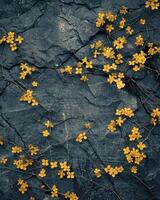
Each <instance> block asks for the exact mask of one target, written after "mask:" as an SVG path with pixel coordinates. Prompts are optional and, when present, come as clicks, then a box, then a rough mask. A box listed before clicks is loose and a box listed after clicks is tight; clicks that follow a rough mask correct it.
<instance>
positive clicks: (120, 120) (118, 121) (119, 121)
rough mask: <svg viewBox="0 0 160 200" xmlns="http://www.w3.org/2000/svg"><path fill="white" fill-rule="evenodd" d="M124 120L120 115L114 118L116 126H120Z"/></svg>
mask: <svg viewBox="0 0 160 200" xmlns="http://www.w3.org/2000/svg"><path fill="white" fill-rule="evenodd" d="M124 122H125V118H124V119H122V117H118V119H116V124H117V125H118V126H122V124H124Z"/></svg>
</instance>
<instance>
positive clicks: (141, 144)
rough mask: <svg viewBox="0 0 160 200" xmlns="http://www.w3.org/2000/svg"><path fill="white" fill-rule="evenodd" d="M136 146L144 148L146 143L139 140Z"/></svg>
mask: <svg viewBox="0 0 160 200" xmlns="http://www.w3.org/2000/svg"><path fill="white" fill-rule="evenodd" d="M137 147H138V148H139V149H140V150H143V149H144V148H146V145H145V144H144V143H143V142H139V143H138V145H137Z"/></svg>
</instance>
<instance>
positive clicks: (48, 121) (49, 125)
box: [44, 120, 54, 128]
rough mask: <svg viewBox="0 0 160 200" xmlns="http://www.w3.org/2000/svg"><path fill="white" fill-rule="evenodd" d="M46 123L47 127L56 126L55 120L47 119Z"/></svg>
mask: <svg viewBox="0 0 160 200" xmlns="http://www.w3.org/2000/svg"><path fill="white" fill-rule="evenodd" d="M44 125H45V126H46V128H53V127H54V124H53V122H52V121H50V120H47V121H46V122H45V124H44Z"/></svg>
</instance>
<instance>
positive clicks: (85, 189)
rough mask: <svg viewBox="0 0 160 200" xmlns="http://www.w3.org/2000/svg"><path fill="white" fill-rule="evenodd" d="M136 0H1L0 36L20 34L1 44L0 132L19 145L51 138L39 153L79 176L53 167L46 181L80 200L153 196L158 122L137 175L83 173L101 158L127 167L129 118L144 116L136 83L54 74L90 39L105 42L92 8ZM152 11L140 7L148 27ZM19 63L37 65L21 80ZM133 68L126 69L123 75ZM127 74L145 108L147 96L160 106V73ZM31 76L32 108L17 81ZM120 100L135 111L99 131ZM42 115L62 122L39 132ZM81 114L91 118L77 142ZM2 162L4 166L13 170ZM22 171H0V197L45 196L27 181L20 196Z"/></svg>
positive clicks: (158, 171) (158, 169)
mask: <svg viewBox="0 0 160 200" xmlns="http://www.w3.org/2000/svg"><path fill="white" fill-rule="evenodd" d="M141 4H144V0H141V1H140V0H135V1H130V0H121V1H117V0H93V1H91V0H50V1H49V0H48V1H40V0H39V1H38V0H18V1H16V0H0V36H2V35H3V34H6V33H7V32H8V31H15V32H16V33H18V34H20V35H22V36H23V37H24V42H23V44H22V45H21V46H20V48H19V49H18V51H17V52H14V53H13V52H11V51H10V50H9V48H8V46H6V45H5V46H3V47H0V54H1V56H0V67H1V68H0V69H1V72H0V113H1V114H0V134H1V135H2V136H3V137H4V139H5V140H10V141H13V142H14V143H16V144H17V145H22V146H23V141H25V143H26V144H29V143H34V145H38V146H39V147H40V150H41V152H42V153H43V152H45V151H46V149H47V148H48V146H50V145H51V148H50V149H49V150H48V151H47V152H46V153H45V157H46V158H48V159H51V158H53V159H55V160H59V161H63V160H67V161H69V163H70V164H71V166H72V167H73V170H74V171H75V172H76V173H77V174H78V176H77V178H76V179H75V180H74V181H69V180H62V181H60V180H59V179H58V178H57V176H56V175H55V173H51V172H49V176H48V178H47V182H48V184H49V185H52V184H53V183H56V184H57V186H58V188H59V190H60V191H62V192H66V191H67V190H69V191H74V192H76V193H77V195H78V196H79V197H80V199H83V200H90V199H92V200H117V199H119V200H128V199H130V200H158V199H160V190H159V187H160V181H159V180H160V159H159V153H160V133H159V127H156V128H155V129H154V131H153V132H152V134H151V135H150V137H149V139H148V140H147V142H146V143H147V146H148V148H147V150H146V154H147V159H146V160H145V161H144V162H143V163H142V165H141V166H140V167H139V172H138V175H136V176H133V175H132V174H130V173H127V172H124V174H122V175H120V176H118V177H116V178H115V179H110V178H108V176H104V177H103V178H102V179H100V180H97V179H95V178H94V177H93V176H92V175H91V174H90V173H91V171H92V170H93V168H94V167H98V166H99V167H102V163H101V160H103V163H106V164H108V163H110V164H113V165H118V164H123V165H124V166H128V165H127V162H126V161H125V158H124V156H123V153H122V148H123V147H125V146H126V145H127V144H128V137H127V135H128V131H129V130H130V127H131V126H133V124H134V123H137V124H138V125H139V126H141V127H143V126H144V124H145V123H146V121H148V120H149V116H148V114H147V113H146V110H145V108H144V106H143V105H142V104H141V102H140V99H139V97H138V96H137V95H136V94H137V92H136V91H137V89H136V87H135V88H134V89H133V90H132V89H131V88H130V86H128V87H127V89H126V90H120V91H118V90H117V89H116V88H115V87H114V86H112V85H108V84H106V78H105V77H100V76H94V75H90V77H89V81H88V85H87V84H85V83H82V82H81V81H80V80H79V79H78V78H76V77H61V75H59V74H58V71H57V70H56V69H57V68H59V67H61V66H65V65H67V64H70V65H72V64H73V63H75V62H76V61H77V60H78V59H81V58H83V57H84V56H85V55H87V56H88V55H90V53H91V51H90V50H89V45H90V44H91V43H92V42H93V41H96V40H98V39H101V40H103V41H105V36H104V34H102V33H100V32H99V30H98V29H97V28H96V27H95V20H96V16H97V13H98V11H100V10H109V9H111V10H115V11H116V10H117V9H118V8H119V6H121V5H126V6H128V7H129V8H132V9H135V8H137V7H139V5H141ZM151 14H152V16H151ZM151 14H146V15H148V16H147V19H148V20H149V22H148V23H152V19H153V23H152V26H153V27H157V24H158V23H159V19H160V18H157V15H158V14H159V13H158V14H155V13H151ZM144 15H145V13H144ZM150 21H151V22H150ZM158 26H159V25H158ZM159 36H160V35H159V33H157V32H156V33H153V31H151V32H150V37H151V39H153V40H155V41H157V40H158V39H159V40H158V41H160V37H159ZM131 42H132V41H131ZM130 48H131V47H130V46H129V47H128V48H127V50H126V54H127V53H128V52H129V51H131V50H130ZM21 62H27V63H29V64H30V65H32V66H36V67H37V68H38V72H36V73H35V74H33V75H32V76H31V78H29V79H28V80H25V81H20V80H19V65H20V63H21ZM104 62H105V61H104V60H98V61H95V64H96V65H97V66H99V65H102V64H103V63H104ZM132 75H133V74H130V72H128V76H132ZM133 77H134V78H135V80H136V81H137V84H138V86H139V87H142V90H143V91H145V90H146V91H147V92H150V93H149V97H146V98H147V99H148V100H149V103H147V104H146V107H147V109H151V106H152V105H154V102H155V104H156V105H160V99H159V96H160V93H159V79H156V78H155V76H153V75H152V74H151V73H147V72H145V71H142V72H141V73H139V74H136V75H133ZM32 80H36V81H38V82H39V87H38V88H36V89H35V97H36V98H37V99H38V100H39V102H40V104H41V106H38V107H31V106H30V105H28V104H25V103H21V102H20V101H19V98H20V96H21V95H22V93H23V90H22V87H21V86H23V87H24V88H29V87H31V81H32ZM144 99H145V97H144ZM122 106H129V107H132V108H134V109H135V110H136V117H135V118H133V119H131V120H129V122H128V123H126V124H125V125H124V127H123V129H122V130H118V131H117V134H115V135H112V134H111V135H110V134H108V133H106V124H107V123H108V122H109V121H110V120H111V119H112V118H113V117H114V112H115V110H116V109H117V108H118V107H122ZM48 118H50V119H52V120H53V121H54V122H55V123H56V124H58V123H59V122H61V121H64V120H66V119H67V121H65V122H63V123H61V124H60V125H58V126H56V127H55V128H54V129H53V130H52V133H51V136H50V138H49V139H44V138H42V136H41V134H40V133H41V131H42V129H43V122H44V120H46V119H48ZM88 121H90V122H92V123H93V130H92V132H90V133H89V141H88V142H85V143H83V144H82V145H78V144H77V143H76V142H75V140H74V137H75V136H76V135H77V133H78V132H79V131H81V130H83V124H84V123H85V122H88ZM148 130H149V129H148ZM148 130H146V132H145V134H146V135H145V136H147V133H148ZM17 133H19V134H20V136H21V137H20V136H19V135H18V134H17ZM60 143H62V144H60ZM57 144H58V145H57ZM93 148H94V150H93ZM10 149H11V146H7V147H5V148H4V149H3V148H0V154H1V155H3V156H7V157H8V158H9V160H11V161H12V160H13V159H15V157H14V156H13V154H12V153H11V151H10ZM95 151H96V152H97V154H95ZM97 155H99V156H97ZM9 163H10V164H8V165H7V166H8V168H11V169H15V168H14V166H13V165H12V164H11V162H9ZM33 170H34V169H33ZM34 172H37V171H35V170H34ZM21 176H22V177H26V175H25V174H20V173H19V172H16V171H10V169H2V170H0V199H2V200H16V199H18V200H19V199H26V200H27V199H29V197H30V196H35V197H36V199H39V200H42V199H43V200H49V199H51V197H50V195H48V194H46V193H44V192H41V191H40V190H36V189H34V188H33V189H29V190H28V192H27V193H26V194H25V195H23V196H22V195H21V194H20V193H19V192H18V189H17V186H16V184H17V179H18V177H21ZM86 179H87V180H88V181H87V180H86ZM89 180H90V181H89ZM94 181H95V182H96V183H97V184H94ZM29 184H31V185H36V186H37V187H38V186H39V182H37V180H36V179H31V180H30V181H29ZM108 188H111V190H108ZM112 190H114V191H116V193H117V194H118V195H119V197H117V196H116V195H115V194H114V193H113V191H112ZM57 199H62V197H59V198H57Z"/></svg>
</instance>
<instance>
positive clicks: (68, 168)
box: [59, 161, 70, 171]
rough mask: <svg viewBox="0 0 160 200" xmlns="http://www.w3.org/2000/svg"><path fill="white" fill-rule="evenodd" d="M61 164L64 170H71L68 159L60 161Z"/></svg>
mask: <svg viewBox="0 0 160 200" xmlns="http://www.w3.org/2000/svg"><path fill="white" fill-rule="evenodd" d="M59 165H60V168H61V169H62V170H63V171H70V166H69V165H68V164H67V162H66V161H64V162H60V163H59Z"/></svg>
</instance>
